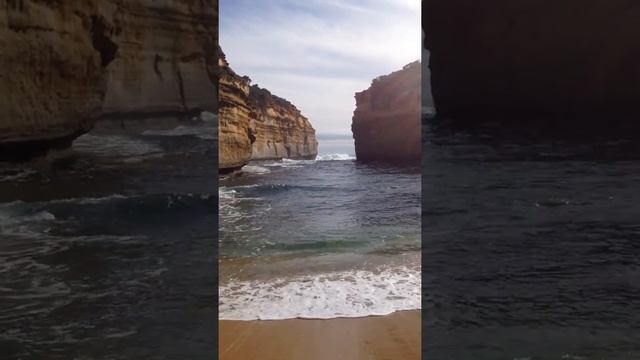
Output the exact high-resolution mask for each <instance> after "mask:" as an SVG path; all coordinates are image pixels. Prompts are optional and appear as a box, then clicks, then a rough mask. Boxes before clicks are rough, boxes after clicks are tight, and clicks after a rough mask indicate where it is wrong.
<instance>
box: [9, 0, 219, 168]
mask: <svg viewBox="0 0 640 360" xmlns="http://www.w3.org/2000/svg"><path fill="white" fill-rule="evenodd" d="M5 3H6V4H3V6H2V7H0V46H1V47H2V49H3V50H2V51H1V52H0V66H1V67H0V80H1V81H0V94H1V96H0V110H2V111H1V112H0V157H2V158H12V157H16V156H18V155H23V156H29V155H30V154H31V153H35V152H38V151H40V150H45V149H47V148H49V147H51V146H68V145H69V144H70V143H71V141H72V140H73V139H74V138H75V137H77V136H78V135H80V134H82V133H83V132H86V131H88V130H89V129H90V128H91V127H92V125H93V123H94V121H95V120H96V119H97V118H100V117H110V116H123V115H135V116H142V117H145V116H156V115H158V114H161V113H169V112H170V113H174V114H175V113H192V112H198V111H200V110H207V111H213V112H215V109H216V96H215V86H216V84H217V75H216V68H215V65H216V64H215V61H216V60H215V59H216V56H215V53H214V52H215V44H216V42H217V1H215V0H204V1H202V0H174V1H162V2H156V1H152V0H132V1H119V0H108V1H97V0H87V1H42V0H7V1H5Z"/></svg>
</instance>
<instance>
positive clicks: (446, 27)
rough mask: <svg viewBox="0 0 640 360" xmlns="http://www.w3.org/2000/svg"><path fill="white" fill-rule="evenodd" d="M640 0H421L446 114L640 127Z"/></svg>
mask: <svg viewBox="0 0 640 360" xmlns="http://www.w3.org/2000/svg"><path fill="white" fill-rule="evenodd" d="M638 5H639V4H638V3H637V2H636V1H633V0H611V1H601V0H585V1H580V2H576V1H570V0H558V1H511V0H492V1H467V0H425V1H423V28H424V31H425V36H426V38H425V46H426V48H428V49H429V50H430V52H431V59H430V68H431V76H432V80H431V85H432V91H433V97H434V101H435V104H436V108H437V112H438V114H439V116H444V117H449V118H453V119H457V120H459V121H466V122H471V123H473V122H480V121H495V120H500V121H501V122H502V123H503V124H513V125H516V126H522V125H525V124H527V123H529V124H532V125H534V127H535V126H539V125H540V124H541V123H555V124H559V125H562V124H566V123H571V122H575V123H578V124H580V125H581V128H584V127H588V126H593V127H596V128H598V129H605V128H607V127H610V126H612V125H614V124H622V123H628V124H635V127H636V128H638V127H640V125H639V124H640V123H639V122H638V120H637V119H638V117H639V116H640V107H639V106H638V103H640V62H638V56H637V55H638V53H639V52H640V31H638V30H637V29H638V26H637V19H638V17H639V16H640V6H638ZM574 129H575V128H574ZM581 131H582V129H581Z"/></svg>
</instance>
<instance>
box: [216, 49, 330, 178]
mask: <svg viewBox="0 0 640 360" xmlns="http://www.w3.org/2000/svg"><path fill="white" fill-rule="evenodd" d="M219 66H220V69H221V72H220V88H219V94H218V99H219V100H218V102H219V119H220V121H219V124H220V128H219V130H218V134H219V135H218V139H219V150H218V156H219V158H218V167H219V169H220V171H221V172H228V171H233V170H236V169H239V168H241V167H242V166H244V165H246V164H247V163H248V162H249V161H250V160H273V159H282V158H290V159H314V158H315V157H316V155H317V153H318V141H317V140H316V137H315V130H314V129H313V127H312V126H311V123H310V122H309V120H308V119H307V118H305V117H304V116H303V115H302V114H301V113H300V110H298V109H297V108H296V107H295V106H294V105H293V104H291V103H290V102H288V101H287V100H285V99H282V98H279V97H277V96H275V95H273V94H271V93H270V92H269V91H268V90H266V89H262V88H260V87H258V86H257V85H253V86H251V85H250V84H251V79H249V78H248V77H247V76H240V75H238V74H236V73H235V72H234V71H233V69H231V68H230V67H229V64H228V62H227V61H226V58H225V56H224V54H223V53H222V51H220V57H219Z"/></svg>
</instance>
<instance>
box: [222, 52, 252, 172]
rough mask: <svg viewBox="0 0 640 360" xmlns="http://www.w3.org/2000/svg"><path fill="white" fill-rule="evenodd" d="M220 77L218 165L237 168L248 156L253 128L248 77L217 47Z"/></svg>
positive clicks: (242, 164)
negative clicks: (236, 69)
mask: <svg viewBox="0 0 640 360" xmlns="http://www.w3.org/2000/svg"><path fill="white" fill-rule="evenodd" d="M218 53H219V58H218V64H219V68H220V81H219V88H218V119H219V125H218V126H219V128H218V168H219V170H220V171H222V172H225V171H230V170H235V169H239V168H241V167H242V166H244V165H245V164H247V163H248V162H249V160H250V159H251V150H252V149H251V146H252V143H253V142H254V141H255V139H256V138H255V128H254V125H253V121H252V117H251V112H252V110H251V107H250V106H249V86H250V83H251V79H249V78H248V77H246V76H240V75H238V74H236V73H235V72H234V71H233V70H232V69H231V68H230V67H229V63H228V62H227V60H226V59H225V56H224V53H223V52H222V50H218Z"/></svg>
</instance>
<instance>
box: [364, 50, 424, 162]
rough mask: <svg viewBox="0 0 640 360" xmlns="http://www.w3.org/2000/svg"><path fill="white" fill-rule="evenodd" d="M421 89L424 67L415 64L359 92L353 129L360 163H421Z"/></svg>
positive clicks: (386, 76)
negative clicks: (422, 69) (422, 68)
mask: <svg viewBox="0 0 640 360" xmlns="http://www.w3.org/2000/svg"><path fill="white" fill-rule="evenodd" d="M421 87H422V83H421V64H420V62H419V61H415V62H412V63H410V64H408V65H405V66H404V67H403V68H402V70H399V71H396V72H393V73H391V74H389V75H385V76H381V77H378V78H376V79H375V80H373V82H372V83H371V87H369V89H367V90H364V91H362V92H359V93H356V96H355V97H356V110H355V111H354V113H353V121H352V124H351V130H352V132H353V138H354V140H355V148H356V158H357V159H358V160H361V161H419V160H420V155H421V133H422V132H421V111H422V107H421V100H422V95H421Z"/></svg>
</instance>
